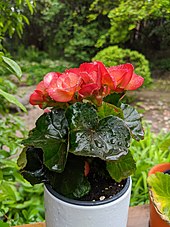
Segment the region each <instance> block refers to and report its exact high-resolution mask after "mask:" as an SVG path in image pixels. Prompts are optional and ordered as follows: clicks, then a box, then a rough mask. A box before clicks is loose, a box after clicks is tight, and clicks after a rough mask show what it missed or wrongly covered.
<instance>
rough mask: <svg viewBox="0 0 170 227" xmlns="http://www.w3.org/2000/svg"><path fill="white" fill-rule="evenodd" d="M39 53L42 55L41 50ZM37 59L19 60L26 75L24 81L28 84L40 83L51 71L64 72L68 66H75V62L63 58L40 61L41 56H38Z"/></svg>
mask: <svg viewBox="0 0 170 227" xmlns="http://www.w3.org/2000/svg"><path fill="white" fill-rule="evenodd" d="M38 55H41V52H39V54H38ZM28 59H29V57H28ZM36 59H37V58H36ZM37 61H38V62H37ZM37 61H35V62H29V60H27V59H25V60H20V61H19V64H20V66H21V68H22V71H23V74H25V75H26V79H24V83H25V84H26V85H35V84H37V83H39V82H40V81H41V79H42V75H45V74H47V73H48V72H49V71H51V72H55V71H58V72H62V71H63V70H65V69H66V68H68V67H73V66H74V64H73V63H69V62H67V61H63V60H55V61H54V60H50V59H42V60H41V61H40V58H39V57H38V59H37ZM39 61H40V62H39Z"/></svg>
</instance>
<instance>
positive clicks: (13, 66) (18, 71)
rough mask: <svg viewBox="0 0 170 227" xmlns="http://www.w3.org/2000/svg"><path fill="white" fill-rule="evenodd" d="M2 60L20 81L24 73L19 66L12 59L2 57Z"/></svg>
mask: <svg viewBox="0 0 170 227" xmlns="http://www.w3.org/2000/svg"><path fill="white" fill-rule="evenodd" d="M2 59H3V61H4V62H5V63H6V64H7V65H8V66H9V67H10V68H9V70H10V71H11V72H12V73H14V74H15V75H16V76H17V77H18V78H19V79H20V78H21V76H22V71H21V68H20V67H19V65H18V64H17V63H16V62H15V61H13V60H12V59H10V58H7V57H4V56H2Z"/></svg>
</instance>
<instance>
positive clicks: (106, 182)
mask: <svg viewBox="0 0 170 227" xmlns="http://www.w3.org/2000/svg"><path fill="white" fill-rule="evenodd" d="M88 180H89V181H90V184H91V191H90V193H89V194H88V195H86V196H84V197H82V198H81V199H80V200H82V201H93V202H94V201H103V200H106V199H110V198H112V197H113V196H114V195H116V194H118V193H119V192H120V191H121V190H122V188H123V187H124V186H125V184H126V180H123V181H121V182H120V183H118V182H116V181H114V180H113V179H111V178H110V179H106V178H101V177H97V176H96V175H95V174H94V175H91V176H90V177H88Z"/></svg>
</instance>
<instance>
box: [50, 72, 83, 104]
mask: <svg viewBox="0 0 170 227" xmlns="http://www.w3.org/2000/svg"><path fill="white" fill-rule="evenodd" d="M80 84H81V78H80V77H79V76H78V75H77V74H75V73H73V72H71V71H70V72H69V70H67V72H65V73H63V74H60V76H59V77H58V78H57V77H53V79H52V80H51V82H50V86H49V87H48V88H47V92H48V94H49V96H50V97H51V98H52V99H53V100H55V101H57V102H69V101H71V100H72V99H73V96H74V94H75V92H76V91H78V90H79V88H80Z"/></svg>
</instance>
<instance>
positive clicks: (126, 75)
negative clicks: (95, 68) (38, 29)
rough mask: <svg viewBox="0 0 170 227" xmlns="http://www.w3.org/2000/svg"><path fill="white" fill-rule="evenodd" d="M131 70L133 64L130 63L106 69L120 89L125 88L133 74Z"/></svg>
mask: <svg viewBox="0 0 170 227" xmlns="http://www.w3.org/2000/svg"><path fill="white" fill-rule="evenodd" d="M133 70H134V68H133V65H132V64H130V63H127V64H123V65H118V66H112V67H110V68H108V71H109V72H110V74H111V76H112V77H113V78H114V79H115V81H116V83H117V86H118V87H120V88H122V89H123V88H125V87H126V86H127V85H128V83H129V82H130V80H131V78H132V75H133Z"/></svg>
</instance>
